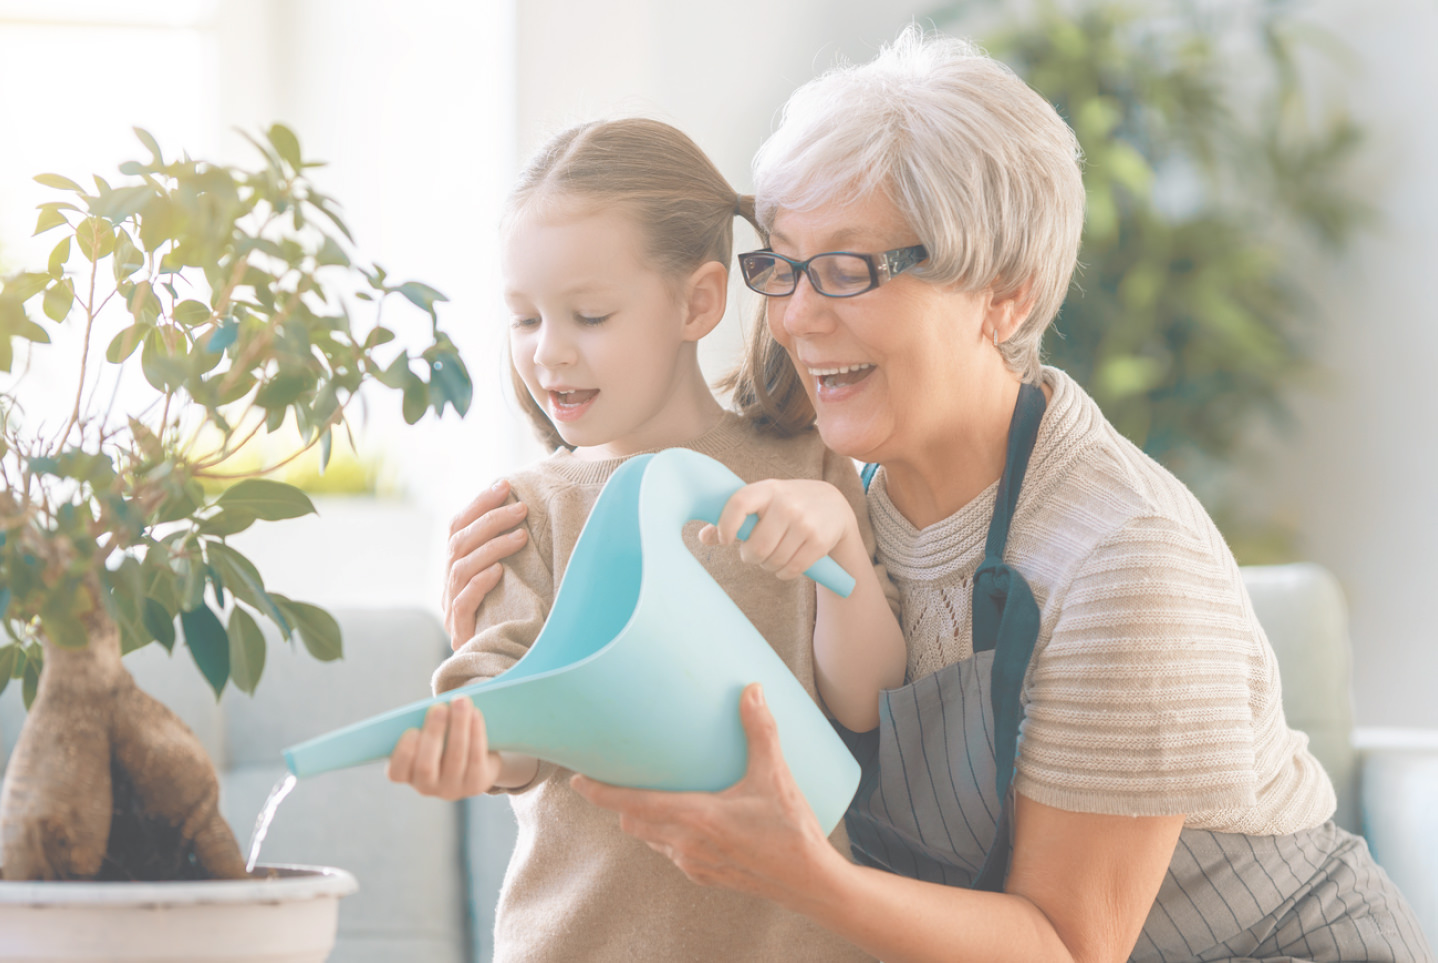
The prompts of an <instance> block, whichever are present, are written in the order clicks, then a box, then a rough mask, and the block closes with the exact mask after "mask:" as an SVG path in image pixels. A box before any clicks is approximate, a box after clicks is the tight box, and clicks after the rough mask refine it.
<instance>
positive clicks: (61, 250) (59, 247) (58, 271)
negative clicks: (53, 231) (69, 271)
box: [50, 234, 70, 278]
mask: <svg viewBox="0 0 1438 963" xmlns="http://www.w3.org/2000/svg"><path fill="white" fill-rule="evenodd" d="M68 260H70V235H68V234H66V235H65V236H64V237H62V238H60V243H59V244H56V245H55V247H54V249H52V250H51V251H50V276H51V277H52V278H58V277H61V276H63V275H64V274H65V262H66V261H68Z"/></svg>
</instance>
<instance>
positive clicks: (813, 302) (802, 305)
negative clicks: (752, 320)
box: [770, 275, 833, 337]
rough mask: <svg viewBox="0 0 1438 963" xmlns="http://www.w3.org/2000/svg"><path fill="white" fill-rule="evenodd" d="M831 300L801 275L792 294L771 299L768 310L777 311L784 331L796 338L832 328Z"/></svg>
mask: <svg viewBox="0 0 1438 963" xmlns="http://www.w3.org/2000/svg"><path fill="white" fill-rule="evenodd" d="M831 300H832V299H830V298H826V297H824V296H823V295H822V294H820V293H819V292H818V291H815V290H814V283H813V282H812V281H811V280H810V279H809V277H808V275H801V276H800V278H799V283H798V285H797V286H796V287H795V288H794V293H793V294H791V295H789V296H788V297H786V298H774V299H772V300H771V301H770V310H777V311H778V312H779V320H780V323H781V324H782V325H783V326H784V330H785V331H786V332H787V333H788V334H789V335H790V336H793V337H798V336H802V335H806V334H816V333H820V332H823V331H827V330H829V329H830V328H832V327H833V316H832V315H831V314H830V304H829V302H830V301H831Z"/></svg>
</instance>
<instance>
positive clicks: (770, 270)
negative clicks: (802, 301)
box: [744, 253, 874, 297]
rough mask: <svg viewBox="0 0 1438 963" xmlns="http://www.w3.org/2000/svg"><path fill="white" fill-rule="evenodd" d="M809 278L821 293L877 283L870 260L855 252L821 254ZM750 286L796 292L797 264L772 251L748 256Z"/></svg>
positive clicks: (779, 292)
mask: <svg viewBox="0 0 1438 963" xmlns="http://www.w3.org/2000/svg"><path fill="white" fill-rule="evenodd" d="M808 274H809V280H810V282H811V283H812V284H813V285H814V287H815V288H816V289H817V290H818V291H819V293H820V294H829V295H835V294H859V293H861V292H863V291H867V290H868V289H869V288H871V287H872V286H873V283H874V278H873V275H872V273H871V272H870V270H869V262H868V261H866V260H865V259H864V258H862V257H859V256H858V255H855V254H820V255H818V256H816V257H815V258H814V259H813V260H811V261H810V262H809V270H808ZM744 276H745V279H746V280H747V281H748V283H749V286H750V287H751V288H753V289H754V290H756V291H760V292H762V293H764V294H770V295H777V296H780V297H782V296H784V295H786V294H792V293H793V291H794V288H795V286H796V285H797V284H798V274H797V272H796V271H795V270H794V266H793V265H792V264H790V263H789V262H788V261H785V260H784V259H782V258H780V257H776V256H774V255H772V254H768V253H760V254H750V255H747V256H746V257H745V258H744Z"/></svg>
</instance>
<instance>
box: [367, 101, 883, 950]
mask: <svg viewBox="0 0 1438 963" xmlns="http://www.w3.org/2000/svg"><path fill="white" fill-rule="evenodd" d="M736 215H742V216H744V217H746V218H747V219H749V220H750V221H751V223H752V221H753V200H752V198H740V197H739V196H738V195H736V194H735V192H734V189H733V188H732V187H730V186H729V184H728V183H727V182H726V181H725V179H724V178H723V176H722V175H721V174H720V173H719V171H718V170H717V169H716V168H715V167H714V165H713V164H712V163H711V162H710V161H709V159H708V158H707V157H706V156H705V155H704V154H703V153H702V152H701V151H700V150H699V148H698V147H697V146H696V145H695V144H694V143H693V142H692V141H691V140H690V139H689V138H688V137H686V136H685V135H683V134H682V133H680V132H679V131H677V130H675V129H674V128H673V127H670V126H668V125H666V124H662V123H658V122H655V121H649V120H637V119H636V120H620V121H613V122H608V123H595V124H587V125H584V126H580V127H576V128H573V129H571V130H568V131H565V132H564V133H562V134H560V135H559V136H558V137H556V138H555V139H554V140H552V141H551V142H550V143H549V144H548V145H547V146H546V147H545V148H544V149H543V150H542V151H540V153H539V154H538V156H537V157H536V158H535V160H534V161H533V162H532V163H531V165H530V166H529V168H528V169H527V170H526V171H525V173H524V174H523V175H522V176H521V178H520V181H519V184H518V186H517V187H516V189H515V191H514V194H513V196H512V198H511V200H510V206H509V210H508V213H507V216H506V219H505V225H504V234H503V273H504V279H505V297H506V300H507V302H508V304H509V307H510V310H511V311H512V314H513V320H512V321H511V327H510V349H511V352H512V360H513V369H514V378H515V381H516V387H517V389H518V391H519V395H520V398H521V401H522V402H523V403H525V405H526V408H527V410H528V412H529V414H530V416H531V418H532V419H533V420H534V422H535V423H536V425H537V426H538V427H539V429H540V431H541V433H542V435H543V436H544V437H545V438H546V440H547V441H548V442H549V443H550V445H551V446H552V447H553V448H554V449H555V452H554V454H553V455H551V456H550V457H549V458H548V459H546V460H544V461H542V462H540V463H539V464H537V465H535V466H533V467H532V468H529V469H527V470H525V471H522V472H520V473H518V474H517V475H515V476H513V477H512V478H511V479H509V484H510V487H511V490H512V492H513V494H514V495H516V496H517V497H518V498H519V499H520V500H521V501H523V502H524V503H525V504H526V505H527V506H528V517H527V522H526V526H527V529H528V536H529V537H528V542H527V544H525V545H524V547H523V548H522V549H520V550H519V551H518V552H517V553H516V554H514V555H513V556H512V557H510V558H509V559H507V560H506V562H505V568H504V574H503V578H502V579H501V580H500V581H499V583H498V585H497V586H496V587H495V588H494V589H493V590H492V591H491V592H490V593H489V595H488V596H487V597H486V598H485V600H484V603H483V606H482V607H481V608H480V610H479V613H478V619H477V622H478V624H477V625H475V626H474V632H473V634H472V637H469V638H468V641H466V642H464V644H463V645H462V646H460V648H459V649H458V651H457V652H456V653H455V655H454V656H452V657H451V658H450V659H449V660H447V661H446V662H445V663H444V664H443V665H442V666H440V668H439V670H438V671H437V672H436V673H435V677H434V688H435V691H436V692H444V691H448V690H450V689H454V688H456V687H458V686H461V685H465V684H468V683H470V682H473V681H476V680H479V679H484V678H492V677H494V676H496V675H499V674H500V673H501V672H503V671H505V670H506V669H508V668H509V667H510V666H512V665H514V664H515V662H517V661H518V660H519V659H520V658H521V657H522V656H523V655H524V654H525V652H526V651H527V649H528V647H529V645H530V644H531V643H532V642H533V641H534V639H535V638H536V637H537V636H538V635H539V632H540V629H541V628H542V627H543V625H544V620H545V617H546V615H547V614H548V611H549V607H550V605H551V603H552V601H553V598H554V594H555V591H556V588H557V586H558V585H559V582H560V580H561V578H562V577H563V575H564V568H565V565H566V563H567V562H568V560H569V556H570V553H571V552H572V550H573V548H574V544H575V541H576V540H577V538H578V536H579V532H580V529H581V528H582V527H583V525H584V522H585V519H586V517H587V516H588V514H589V511H590V509H591V507H592V506H593V504H594V502H595V500H596V499H597V498H598V496H599V492H600V490H601V489H602V488H603V486H604V483H605V481H606V480H607V479H608V478H609V477H610V475H611V474H613V472H614V471H615V469H616V468H617V467H618V466H619V465H620V464H621V463H622V462H623V461H624V459H626V458H628V457H630V456H633V455H636V454H639V453H641V452H646V451H654V450H657V449H661V448H666V447H673V446H683V447H687V448H692V449H694V450H696V451H700V452H703V453H705V454H707V455H710V456H712V457H714V458H716V459H718V460H719V461H721V462H723V463H724V464H726V465H728V466H729V467H730V468H731V469H732V470H733V471H734V472H735V473H736V474H738V475H739V476H740V477H741V478H744V479H745V480H746V481H750V482H756V481H757V483H756V484H751V485H748V486H746V487H745V488H744V489H741V491H740V492H739V493H738V494H737V495H735V496H734V498H733V499H731V501H730V503H729V505H727V506H726V509H725V514H724V516H723V518H721V520H720V524H719V525H718V526H717V528H716V527H714V526H708V527H705V528H704V530H703V532H702V537H699V538H696V537H692V535H693V533H690V534H689V535H687V536H686V540H687V541H688V543H689V545H690V547H691V549H692V550H694V552H695V554H696V555H697V557H698V558H699V559H700V561H701V562H702V563H703V564H704V566H705V568H706V569H707V570H708V571H709V573H710V574H711V575H713V576H714V578H715V579H716V581H718V583H719V584H720V585H721V586H723V588H724V589H725V590H726V591H727V592H728V593H729V595H730V596H731V597H732V598H733V599H734V601H735V602H736V603H737V604H738V605H739V607H740V609H742V610H743V612H744V614H745V615H746V616H748V618H749V619H750V620H751V621H752V622H753V623H754V624H755V626H756V627H757V628H758V629H759V631H760V633H761V634H762V635H763V636H764V637H765V638H766V639H767V640H768V641H769V643H770V644H771V645H772V646H773V647H774V649H775V651H776V652H777V653H778V654H779V655H780V657H781V658H783V660H784V662H785V663H786V664H787V665H788V666H789V668H790V669H791V670H792V671H793V672H794V674H795V675H796V676H797V677H798V678H799V680H800V681H801V682H802V683H803V685H804V686H805V688H806V689H807V690H808V691H809V692H810V694H811V695H814V696H815V697H816V698H818V699H820V700H821V701H822V704H823V705H824V706H825V707H826V708H827V709H828V711H829V712H830V713H831V714H832V715H833V716H834V717H835V718H836V719H837V720H838V721H840V722H841V723H843V724H844V725H845V726H847V727H849V728H850V729H855V730H868V729H872V728H873V727H874V726H875V725H876V724H877V721H878V692H879V689H880V688H888V687H893V686H896V685H899V684H901V683H902V681H903V672H904V644H903V638H902V636H901V634H900V631H899V627H898V625H897V623H896V622H895V619H894V617H893V614H892V612H891V609H890V603H889V600H888V598H887V597H886V594H885V592H886V590H885V586H887V584H888V583H887V580H886V579H884V578H883V577H882V574H881V573H879V572H876V571H875V568H874V566H873V562H872V556H873V551H874V546H873V539H872V535H871V534H870V532H869V529H868V525H867V518H866V515H865V508H864V498H863V492H862V490H861V486H860V484H859V481H858V478H857V477H856V474H855V472H854V469H853V466H852V463H850V462H849V460H848V459H846V458H842V457H839V456H836V455H834V454H832V453H831V452H829V451H828V450H827V449H826V448H825V447H824V445H823V444H822V443H821V442H820V440H819V437H818V434H817V433H816V432H814V431H812V430H809V431H807V432H803V433H801V434H798V435H794V436H789V437H778V436H776V435H773V434H766V433H765V432H764V431H762V430H760V428H759V427H758V426H756V424H754V423H753V422H751V421H746V420H744V419H741V418H740V417H739V416H738V415H735V414H733V413H732V412H729V411H726V410H725V409H724V408H723V407H722V406H721V405H720V404H719V402H718V401H717V400H716V399H715V398H714V395H713V394H712V393H711V391H710V389H709V386H708V385H707V384H706V383H705V381H704V378H703V376H702V374H701V372H700V368H699V361H698V355H697V346H698V342H699V340H700V339H701V338H702V337H704V336H705V335H706V334H708V333H709V332H710V331H711V330H713V328H714V326H715V325H716V324H718V323H719V320H720V318H721V317H722V316H723V314H724V305H725V298H726V292H727V282H728V270H727V265H728V263H729V258H730V248H731V245H732V235H733V219H734V217H735V216H736ZM761 479H762V481H758V480H761ZM749 513H757V514H758V515H759V516H760V521H759V523H758V525H756V526H755V528H754V531H753V532H752V533H751V535H750V537H749V539H748V540H747V541H746V542H743V543H737V542H736V540H735V537H734V536H735V532H736V531H737V529H738V527H739V524H740V523H741V522H742V520H743V518H744V517H745V516H746V515H747V514H749ZM695 527H696V528H698V526H695ZM825 554H831V555H833V557H834V558H835V560H836V561H837V562H839V564H840V565H842V566H843V567H844V568H845V569H847V570H848V571H849V572H850V573H851V574H852V575H854V576H855V578H856V579H857V582H858V584H857V585H856V587H855V589H854V592H853V594H852V595H851V596H850V597H849V598H847V599H840V598H839V597H838V596H836V595H834V594H832V593H830V592H829V591H827V590H822V589H821V590H817V591H816V588H815V586H814V585H813V583H811V582H809V581H808V580H806V579H801V578H797V577H796V576H798V575H799V573H801V572H802V571H803V570H804V569H805V568H807V567H808V566H809V565H811V564H812V563H813V562H814V561H816V560H817V559H818V558H819V557H820V556H822V555H825ZM675 644H676V645H680V644H684V640H683V639H682V638H681V637H676V639H675ZM636 698H643V694H642V693H637V694H636ZM571 775H572V773H570V772H568V771H566V770H563V769H560V768H559V767H557V766H555V765H553V764H551V763H546V762H541V761H538V760H535V759H533V758H529V757H523V756H517V755H513V754H508V753H497V752H491V751H489V749H488V746H487V744H486V742H485V737H484V727H483V720H482V718H481V717H480V715H479V713H478V712H477V711H476V710H475V709H474V708H473V707H472V706H471V705H470V703H469V702H468V700H464V699H457V700H455V702H454V703H453V704H452V705H451V706H450V707H449V709H448V711H446V710H445V709H444V708H443V707H436V710H435V711H434V712H433V714H432V716H431V717H430V718H429V719H427V720H426V724H425V727H424V729H423V730H422V731H412V732H410V733H407V734H406V736H405V738H404V739H402V740H401V741H400V743H399V745H398V746H397V747H396V749H395V752H394V754H393V756H392V757H391V761H390V777H391V778H392V779H394V780H396V781H400V782H409V783H411V784H413V785H414V786H415V787H416V788H417V789H419V790H420V791H421V792H425V793H427V794H432V795H439V796H443V797H445V798H459V797H461V796H465V795H471V794H474V793H479V792H486V791H500V792H507V793H512V794H513V796H512V802H513V805H514V810H515V814H516V817H517V819H518V823H519V840H518V843H517V845H516V847H515V851H514V855H513V857H512V860H511V862H510V865H509V870H508V872H507V874H506V877H505V884H504V891H503V893H502V895H501V897H500V902H499V907H498V912H497V921H496V937H495V942H496V954H495V959H496V960H497V961H507V960H525V961H544V960H555V961H573V960H586V961H597V960H624V961H630V960H664V961H675V960H686V961H690V960H714V961H726V963H727V961H732V960H785V961H789V960H825V961H843V960H858V959H864V958H865V957H864V955H863V954H862V953H860V952H859V951H858V950H856V949H855V948H853V947H852V946H850V945H849V944H847V943H845V942H844V941H842V940H840V939H838V938H837V937H835V936H833V935H831V934H829V933H826V932H825V931H823V930H822V929H820V928H819V927H817V926H814V925H813V924H811V923H809V922H808V921H806V920H805V919H803V918H802V917H800V916H798V915H795V914H792V913H789V912H788V911H785V910H782V909H780V908H778V907H777V906H775V905H774V904H772V903H768V902H765V901H762V900H757V899H754V898H752V897H748V896H743V895H740V894H736V893H731V892H723V891H717V890H709V889H704V888H701V887H699V886H696V885H694V884H692V883H690V882H689V881H688V880H687V879H685V877H684V875H683V874H682V873H681V872H680V871H679V870H678V869H676V868H675V867H674V866H673V865H672V864H671V863H670V862H669V860H667V859H665V858H664V857H663V856H662V855H660V854H659V853H656V852H653V851H651V850H650V849H648V848H647V847H646V846H645V845H644V844H643V843H641V842H639V841H638V840H635V839H634V838H632V837H630V836H627V835H625V834H624V833H623V832H622V831H621V830H620V826H619V820H618V818H617V817H616V816H614V815H613V814H612V813H609V812H606V811H605V810H602V809H598V808H596V807H593V806H591V805H589V804H588V803H587V802H585V801H584V800H583V799H582V798H581V797H580V796H579V795H578V794H576V793H575V792H574V791H573V790H572V789H571V788H570V785H569V779H570V776H571ZM840 842H841V843H842V842H843V841H842V840H840ZM842 850H843V851H845V852H847V845H846V844H845V845H843V846H842Z"/></svg>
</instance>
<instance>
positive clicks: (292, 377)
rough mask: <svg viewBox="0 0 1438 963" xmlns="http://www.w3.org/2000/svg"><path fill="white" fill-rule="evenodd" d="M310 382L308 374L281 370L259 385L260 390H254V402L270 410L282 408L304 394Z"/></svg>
mask: <svg viewBox="0 0 1438 963" xmlns="http://www.w3.org/2000/svg"><path fill="white" fill-rule="evenodd" d="M311 384H312V381H311V378H310V376H309V375H308V374H305V373H302V372H295V371H289V372H285V371H282V372H280V373H279V374H277V375H275V376H274V377H273V378H271V379H270V380H269V381H267V382H266V383H265V384H263V385H261V386H260V390H259V391H257V392H255V404H257V405H259V406H260V407H261V408H268V409H270V410H272V411H274V410H280V409H283V408H284V407H285V406H286V405H289V404H290V403H292V402H293V401H294V400H295V399H296V398H298V397H299V396H300V395H302V394H304V393H305V392H306V391H307V390H308V389H309V388H310V385H311Z"/></svg>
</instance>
